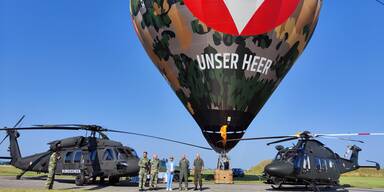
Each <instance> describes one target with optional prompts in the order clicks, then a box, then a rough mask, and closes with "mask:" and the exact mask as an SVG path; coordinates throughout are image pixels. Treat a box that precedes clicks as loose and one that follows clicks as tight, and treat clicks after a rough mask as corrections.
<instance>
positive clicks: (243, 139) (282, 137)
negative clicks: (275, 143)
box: [217, 135, 293, 143]
mask: <svg viewBox="0 0 384 192" xmlns="http://www.w3.org/2000/svg"><path fill="white" fill-rule="evenodd" d="M291 137H293V136H292V135H290V136H288V135H286V136H272V137H250V138H241V139H227V142H230V141H252V140H266V139H284V138H291ZM221 142H223V140H220V141H218V142H217V143H221Z"/></svg>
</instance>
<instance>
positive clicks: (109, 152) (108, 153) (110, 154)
mask: <svg viewBox="0 0 384 192" xmlns="http://www.w3.org/2000/svg"><path fill="white" fill-rule="evenodd" d="M103 160H106V161H112V160H114V157H113V152H112V149H106V150H105V151H104V155H103Z"/></svg>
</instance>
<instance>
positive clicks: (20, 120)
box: [0, 115, 25, 145]
mask: <svg viewBox="0 0 384 192" xmlns="http://www.w3.org/2000/svg"><path fill="white" fill-rule="evenodd" d="M24 118H25V115H23V116H21V118H20V119H19V120H18V121H17V122H16V124H15V125H14V126H13V128H17V127H18V126H19V125H20V123H21V122H22V121H23V120H24ZM8 136H9V135H8V134H7V135H6V136H5V137H4V139H3V140H1V142H0V145H1V144H3V142H4V141H5V140H6V139H7V138H8Z"/></svg>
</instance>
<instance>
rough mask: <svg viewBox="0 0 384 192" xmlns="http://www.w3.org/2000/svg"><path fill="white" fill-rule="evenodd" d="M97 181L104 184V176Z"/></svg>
mask: <svg viewBox="0 0 384 192" xmlns="http://www.w3.org/2000/svg"><path fill="white" fill-rule="evenodd" d="M99 183H100V185H104V184H105V177H100V181H99Z"/></svg>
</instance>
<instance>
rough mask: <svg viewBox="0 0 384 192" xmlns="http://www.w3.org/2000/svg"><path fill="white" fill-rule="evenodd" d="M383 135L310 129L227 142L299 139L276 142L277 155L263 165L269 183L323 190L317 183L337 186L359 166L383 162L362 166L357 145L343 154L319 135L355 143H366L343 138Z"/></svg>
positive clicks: (375, 167) (273, 185)
mask: <svg viewBox="0 0 384 192" xmlns="http://www.w3.org/2000/svg"><path fill="white" fill-rule="evenodd" d="M368 135H377V136H384V133H350V134H311V133H310V132H308V131H304V132H302V133H298V134H296V135H288V136H272V137H255V138H243V139H230V140H228V141H227V142H231V141H239V140H243V141H244V140H245V141H249V140H264V139H280V140H277V141H273V142H270V143H267V145H272V144H277V143H281V142H286V141H292V140H298V141H297V143H296V144H294V145H293V146H292V147H284V146H282V145H277V146H276V147H275V148H276V150H277V154H276V156H275V158H274V159H273V161H272V162H271V163H270V164H268V165H266V166H265V168H264V176H265V177H266V182H265V183H266V184H271V187H272V188H273V189H281V188H282V187H283V185H294V186H299V185H304V186H305V187H306V188H307V187H308V186H311V187H312V189H313V191H320V190H319V188H318V186H327V187H330V186H332V187H338V186H339V178H340V176H341V175H342V174H343V173H347V172H351V171H355V170H357V169H360V168H373V169H377V170H380V165H379V163H377V162H374V161H368V162H370V163H374V164H375V165H374V166H361V165H359V152H360V151H361V148H359V147H358V146H356V145H352V146H349V147H348V151H347V154H348V156H350V157H349V158H347V157H340V155H338V154H337V153H335V152H333V151H332V150H331V149H330V148H328V147H326V146H325V145H324V144H323V143H321V142H320V141H318V140H317V139H316V138H332V139H334V138H336V139H341V140H348V141H352V142H359V143H364V142H363V141H360V140H353V139H349V138H343V137H345V136H348V137H350V136H368Z"/></svg>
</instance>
